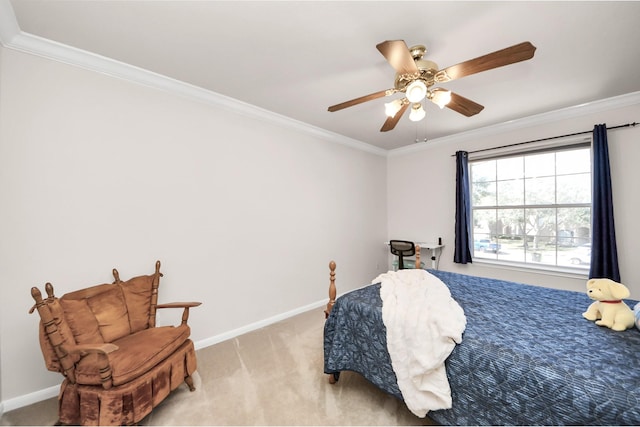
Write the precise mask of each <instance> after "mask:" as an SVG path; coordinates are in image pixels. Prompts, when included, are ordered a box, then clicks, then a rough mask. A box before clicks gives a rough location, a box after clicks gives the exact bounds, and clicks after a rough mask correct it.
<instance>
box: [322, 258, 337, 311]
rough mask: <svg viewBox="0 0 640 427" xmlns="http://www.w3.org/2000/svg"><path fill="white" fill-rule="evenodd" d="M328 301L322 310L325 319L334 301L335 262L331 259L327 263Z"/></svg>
mask: <svg viewBox="0 0 640 427" xmlns="http://www.w3.org/2000/svg"><path fill="white" fill-rule="evenodd" d="M329 270H330V274H329V302H328V303H327V308H326V309H325V310H324V317H325V319H326V318H328V317H329V313H331V309H332V308H333V305H334V304H335V303H336V262H335V261H331V262H330V263H329Z"/></svg>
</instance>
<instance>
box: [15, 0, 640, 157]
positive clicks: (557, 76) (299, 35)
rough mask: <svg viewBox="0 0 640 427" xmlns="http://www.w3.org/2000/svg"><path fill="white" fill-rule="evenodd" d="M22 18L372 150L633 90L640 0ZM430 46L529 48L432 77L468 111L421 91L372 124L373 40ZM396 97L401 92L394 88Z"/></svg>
mask: <svg viewBox="0 0 640 427" xmlns="http://www.w3.org/2000/svg"><path fill="white" fill-rule="evenodd" d="M11 5H12V6H13V10H14V13H15V17H16V20H17V23H18V25H19V27H20V29H21V30H22V31H23V32H26V33H30V34H33V35H36V36H40V37H44V38H46V39H50V40H52V41H55V42H59V43H63V44H66V45H69V46H72V47H75V48H79V49H83V50H87V51H89V52H93V53H95V54H99V55H103V56H105V57H108V58H112V59H115V60H117V61H122V62H125V63H128V64H131V65H135V66H137V67H141V68H143V69H146V70H150V71H153V72H155V73H159V74H161V75H164V76H168V77H171V78H173V79H178V80H181V81H184V82H187V83H190V84H193V85H196V86H198V87H201V88H205V89H209V90H211V91H214V92H216V93H219V94H223V95H226V96H229V97H232V98H235V99H237V100H240V101H243V102H246V103H249V104H253V105H255V106H258V107H261V108H264V109H266V110H269V111H272V112H275V113H278V114H281V115H284V116H287V117H290V118H293V119H296V120H299V121H301V122H305V123H309V124H311V125H314V126H317V127H320V128H323V129H326V130H329V131H332V132H335V133H338V134H341V135H345V136H348V137H350V138H353V139H356V140H359V141H363V142H365V143H368V144H372V145H375V146H378V147H381V148H383V149H393V148H399V147H402V146H406V145H411V144H414V143H416V139H418V140H420V141H423V140H425V139H427V140H433V139H436V138H440V137H444V136H448V135H452V134H456V133H459V132H464V131H470V130H473V129H477V128H481V127H485V126H490V125H494V124H499V123H504V122H508V121H511V120H515V119H519V118H524V117H528V116H532V115H536V114H539V113H543V112H548V111H553V110H558V109H563V108H566V107H572V106H576V105H580V104H584V103H589V102H592V101H597V100H601V99H606V98H610V97H614V96H618V95H622V94H626V93H631V92H636V91H639V90H640V72H639V71H638V70H639V69H640V24H638V19H639V18H640V2H637V1H627V2H612V1H601V2H600V1H588V2H578V1H570V2H549V1H545V2H481V1H472V2H457V1H447V2H432V1H421V2H419V1H410V2H400V1H354V2H348V1H295V2H294V1H149V0H145V1H133V0H128V1H99V0H91V1H82V0H65V1H63V0H11ZM395 39H402V40H405V41H406V43H407V45H409V46H411V45H415V44H424V45H426V46H427V54H426V55H425V58H426V59H430V60H432V61H435V62H436V63H437V64H438V65H439V67H440V68H445V67H447V66H450V65H454V64H457V63H459V62H462V61H466V60H468V59H472V58H475V57H478V56H481V55H484V54H487V53H490V52H493V51H496V50H499V49H502V48H505V47H508V46H511V45H514V44H517V43H520V42H523V41H530V42H531V43H532V44H533V45H534V46H536V47H537V50H536V53H535V56H534V57H533V58H532V59H531V60H529V61H525V62H520V63H517V64H512V65H509V66H506V67H503V68H498V69H494V70H490V71H486V72H483V73H479V74H475V75H472V76H468V77H465V78H462V79H459V80H455V81H452V82H449V83H445V84H442V85H441V86H443V87H446V88H448V89H451V90H453V91H455V92H456V93H458V94H460V95H462V96H464V97H466V98H470V99H471V100H473V101H475V102H478V103H480V104H482V105H484V106H485V108H484V110H483V111H482V112H481V113H480V114H478V115H476V116H473V117H465V116H463V115H461V114H458V113H456V112H454V111H452V110H449V109H446V108H445V109H444V110H440V109H438V107H436V106H435V105H433V104H431V103H428V105H427V107H426V110H427V117H426V119H425V120H423V121H421V122H418V123H414V122H411V121H409V119H408V115H405V117H403V118H402V119H401V120H400V122H399V123H398V125H397V126H396V128H395V129H394V130H392V131H390V132H386V133H381V132H380V131H379V129H380V127H381V126H382V124H383V122H384V120H385V118H386V117H385V116H384V105H383V104H384V102H386V101H388V99H377V100H374V101H370V102H367V103H364V104H361V105H358V106H354V107H351V108H347V109H345V110H342V111H338V112H334V113H330V112H328V111H327V107H328V106H330V105H333V104H337V103H340V102H343V101H346V100H349V99H352V98H356V97H359V96H362V95H367V94H370V93H373V92H377V91H379V90H383V89H388V88H391V87H393V80H394V76H395V72H394V70H393V69H392V68H391V66H390V65H389V64H388V63H387V62H386V60H385V59H384V57H383V56H382V55H381V54H380V53H379V52H378V50H377V49H376V47H375V46H376V44H377V43H379V42H382V41H385V40H395ZM395 97H400V94H398V95H395Z"/></svg>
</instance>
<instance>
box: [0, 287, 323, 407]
mask: <svg viewBox="0 0 640 427" xmlns="http://www.w3.org/2000/svg"><path fill="white" fill-rule="evenodd" d="M326 303H327V299H324V300H322V301H317V302H314V303H311V304H307V305H305V306H302V307H299V308H296V309H294V310H290V311H287V312H284V313H281V314H278V315H275V316H272V317H269V318H267V319H264V320H260V321H258V322H254V323H251V324H249V325H246V326H243V327H241V328H237V329H233V330H231V331H228V332H225V333H222V334H219V335H216V336H213V337H210V338H205V339H203V340H199V341H197V342H195V343H194V346H195V348H196V350H197V349H200V348H205V347H209V346H211V345H214V344H217V343H219V342H222V341H226V340H228V339H231V338H235V337H237V336H239V335H242V334H246V333H247V332H251V331H255V330H256V329H260V328H264V327H265V326H269V325H271V324H272V323H276V322H279V321H281V320H285V319H288V318H289V317H293V316H296V315H298V314H302V313H304V312H307V311H309V310H313V309H314V308H319V307H322V306H324V305H325V304H326ZM318 315H320V314H318ZM59 390H60V385H55V386H53V387H49V388H45V389H43V390H38V391H35V392H33V393H28V394H24V395H22V396H18V397H14V398H13V399H8V400H4V401H1V402H0V416H2V414H4V412H5V411H6V412H9V411H13V410H14V409H18V408H22V407H24V406H28V405H32V404H34V403H38V402H40V401H42V400H47V399H50V398H52V397H56V396H57V395H58V392H59Z"/></svg>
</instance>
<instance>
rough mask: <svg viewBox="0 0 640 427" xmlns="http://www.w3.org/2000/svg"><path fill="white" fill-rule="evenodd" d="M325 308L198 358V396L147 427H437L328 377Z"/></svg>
mask: <svg viewBox="0 0 640 427" xmlns="http://www.w3.org/2000/svg"><path fill="white" fill-rule="evenodd" d="M323 326H324V313H323V312H322V309H317V310H312V311H309V312H307V313H303V314H300V315H297V316H294V317H292V318H289V319H286V320H283V321H281V322H278V323H275V324H273V325H270V326H268V327H265V328H262V329H260V330H257V331H253V332H250V333H248V334H245V335H242V336H239V337H237V338H234V339H231V340H228V341H225V342H222V343H219V344H216V345H213V346H210V347H207V348H203V349H200V350H198V351H197V358H198V371H197V372H196V374H195V375H194V382H195V385H196V391H194V392H189V389H188V388H187V387H186V385H182V386H180V387H179V388H178V389H176V390H175V391H174V392H173V393H172V394H171V395H170V396H169V397H168V398H167V399H165V401H164V402H162V403H161V404H160V405H159V406H158V407H157V408H155V409H154V411H153V412H152V413H151V414H150V415H149V416H147V417H146V418H145V419H143V420H142V421H141V422H140V425H431V424H433V422H432V421H431V420H430V419H429V418H424V419H422V418H418V417H416V416H415V415H413V414H412V413H411V412H410V411H409V410H408V409H407V407H406V406H405V405H404V403H402V402H401V401H399V400H397V399H396V398H394V397H393V396H390V395H388V394H386V393H384V392H382V391H380V390H378V389H377V388H376V387H375V386H373V385H372V384H371V383H369V382H368V381H367V380H365V379H364V378H363V377H362V376H360V375H359V374H356V373H353V372H343V373H342V374H341V376H340V381H338V382H337V383H336V384H334V385H331V384H329V382H328V377H327V375H325V374H324V373H323V372H322V369H323V352H322V330H323ZM56 420H57V406H56V399H55V398H53V399H48V400H46V401H43V402H39V403H36V404H34V405H30V406H27V407H24V408H19V409H16V410H14V411H10V412H7V413H5V414H4V415H3V416H2V418H1V421H0V425H3V426H6V425H53V424H54V423H55V422H56Z"/></svg>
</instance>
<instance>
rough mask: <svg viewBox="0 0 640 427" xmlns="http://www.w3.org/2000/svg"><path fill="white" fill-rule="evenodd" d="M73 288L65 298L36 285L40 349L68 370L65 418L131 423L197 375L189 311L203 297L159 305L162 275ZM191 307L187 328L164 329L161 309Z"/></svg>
mask: <svg viewBox="0 0 640 427" xmlns="http://www.w3.org/2000/svg"><path fill="white" fill-rule="evenodd" d="M113 275H114V277H115V282H114V283H112V284H102V285H97V286H92V287H89V288H85V289H81V290H78V291H74V292H70V293H67V294H65V295H63V296H62V297H60V298H57V297H55V296H54V294H53V286H52V285H51V283H47V284H46V285H45V289H46V292H47V297H46V298H45V299H43V298H42V294H41V293H40V291H39V290H38V288H36V287H34V288H32V289H31V295H32V296H33V298H34V300H35V301H36V303H35V305H34V306H33V307H32V308H31V311H30V312H33V311H34V310H35V309H37V310H38V313H39V314H40V319H41V321H40V347H41V349H42V354H43V355H44V359H45V364H46V366H47V369H49V370H50V371H55V372H60V373H61V374H62V375H63V376H64V377H65V379H64V381H63V382H62V385H61V387H60V394H59V396H58V399H59V411H58V412H59V413H58V416H59V422H60V423H63V424H80V425H127V424H134V423H137V422H139V421H140V420H142V418H144V417H145V416H146V415H148V414H149V413H150V412H151V410H152V409H153V408H154V407H156V406H157V405H158V404H159V403H160V402H162V400H164V399H165V398H166V397H167V396H168V395H169V393H170V392H171V391H173V390H175V389H176V388H177V387H178V386H179V385H180V384H182V383H183V382H185V383H186V384H187V385H188V387H189V389H190V390H191V391H193V390H195V388H194V386H193V380H192V378H191V375H192V374H193V372H195V370H196V354H195V349H194V346H193V342H192V341H191V340H190V339H189V335H190V334H191V329H190V328H189V326H188V325H187V320H188V318H189V308H190V307H196V306H198V305H200V303H199V302H185V303H172V304H158V286H159V284H160V277H162V273H160V261H157V262H156V269H155V273H154V274H152V275H148V276H138V277H134V278H132V279H130V280H127V281H125V282H123V281H121V280H120V277H119V274H118V271H117V270H116V269H113ZM176 307H180V308H183V310H184V311H183V314H182V323H181V324H180V325H179V326H158V327H156V309H159V308H176Z"/></svg>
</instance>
